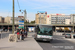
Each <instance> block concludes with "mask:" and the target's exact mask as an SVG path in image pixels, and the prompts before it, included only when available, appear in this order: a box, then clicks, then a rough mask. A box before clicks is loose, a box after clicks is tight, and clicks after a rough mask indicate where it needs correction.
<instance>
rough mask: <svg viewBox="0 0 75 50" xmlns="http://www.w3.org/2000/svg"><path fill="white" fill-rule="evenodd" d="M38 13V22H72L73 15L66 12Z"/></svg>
mask: <svg viewBox="0 0 75 50" xmlns="http://www.w3.org/2000/svg"><path fill="white" fill-rule="evenodd" d="M40 14H41V13H39V14H36V21H35V23H36V24H71V16H70V15H65V14H44V13H42V15H40Z"/></svg>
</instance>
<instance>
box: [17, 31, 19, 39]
mask: <svg viewBox="0 0 75 50" xmlns="http://www.w3.org/2000/svg"><path fill="white" fill-rule="evenodd" d="M17 38H18V39H20V33H19V30H17Z"/></svg>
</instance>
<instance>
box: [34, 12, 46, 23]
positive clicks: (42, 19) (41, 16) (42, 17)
mask: <svg viewBox="0 0 75 50" xmlns="http://www.w3.org/2000/svg"><path fill="white" fill-rule="evenodd" d="M46 16H47V12H45V11H44V12H41V11H39V12H38V13H37V14H36V18H35V24H46V21H47V20H46Z"/></svg>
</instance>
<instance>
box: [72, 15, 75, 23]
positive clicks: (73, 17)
mask: <svg viewBox="0 0 75 50" xmlns="http://www.w3.org/2000/svg"><path fill="white" fill-rule="evenodd" d="M71 24H75V14H71Z"/></svg>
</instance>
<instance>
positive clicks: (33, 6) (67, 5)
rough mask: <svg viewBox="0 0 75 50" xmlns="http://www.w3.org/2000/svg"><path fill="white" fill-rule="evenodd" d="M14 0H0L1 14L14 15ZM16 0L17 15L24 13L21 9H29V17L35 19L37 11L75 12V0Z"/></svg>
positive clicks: (52, 12)
mask: <svg viewBox="0 0 75 50" xmlns="http://www.w3.org/2000/svg"><path fill="white" fill-rule="evenodd" d="M12 1H13V0H0V16H3V17H7V16H10V17H12V3H13V2H12ZM18 1H19V5H20V8H19V6H18V3H17V0H15V17H17V16H21V15H24V13H23V14H22V13H21V12H20V11H19V10H20V9H21V10H25V9H26V11H27V19H29V21H32V20H35V16H36V15H35V14H36V13H37V11H46V12H47V14H57V13H59V14H62V13H63V14H68V15H70V14H75V0H18ZM22 12H23V11H22Z"/></svg>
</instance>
